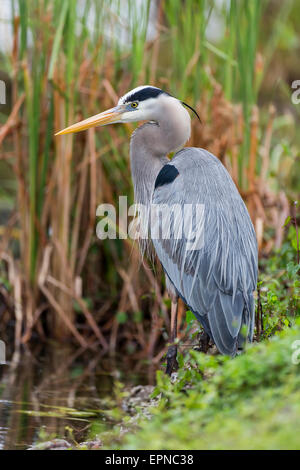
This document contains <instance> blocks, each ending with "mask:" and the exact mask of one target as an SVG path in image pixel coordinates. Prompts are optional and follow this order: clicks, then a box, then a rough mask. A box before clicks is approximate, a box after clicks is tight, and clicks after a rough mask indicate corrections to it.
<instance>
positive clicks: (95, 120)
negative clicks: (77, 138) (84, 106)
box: [55, 105, 125, 135]
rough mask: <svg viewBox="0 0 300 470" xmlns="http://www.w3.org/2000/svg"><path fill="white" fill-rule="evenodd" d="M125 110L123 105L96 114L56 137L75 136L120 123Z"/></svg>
mask: <svg viewBox="0 0 300 470" xmlns="http://www.w3.org/2000/svg"><path fill="white" fill-rule="evenodd" d="M124 111H125V109H124V107H123V106H122V105H120V106H116V107H115V108H111V109H108V110H107V111H104V112H103V113H100V114H96V115H95V116H92V117H90V118H88V119H85V120H84V121H80V122H77V124H73V125H72V126H69V127H66V129H63V130H62V131H59V132H57V133H56V134H55V135H64V134H73V133H74V132H79V131H84V130H85V129H89V128H90V127H95V126H105V125H106V124H112V123H116V122H120V116H121V115H122V113H124Z"/></svg>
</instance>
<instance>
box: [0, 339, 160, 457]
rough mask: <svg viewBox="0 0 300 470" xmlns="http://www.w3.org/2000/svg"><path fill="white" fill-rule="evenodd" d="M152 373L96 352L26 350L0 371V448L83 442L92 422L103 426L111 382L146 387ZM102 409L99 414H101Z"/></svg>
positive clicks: (149, 370) (109, 404)
mask: <svg viewBox="0 0 300 470" xmlns="http://www.w3.org/2000/svg"><path fill="white" fill-rule="evenodd" d="M154 376H155V371H154V370H151V369H149V368H148V367H145V363H141V362H140V363H137V362H136V361H135V363H134V364H132V363H130V361H128V360H126V362H124V361H123V362H122V363H121V362H120V361H118V360H115V359H112V358H110V357H103V356H101V353H98V354H96V353H93V352H91V351H83V350H77V351H75V352H74V351H72V350H70V349H68V348H64V349H62V348H57V347H52V348H51V349H48V350H46V351H44V350H42V348H40V349H38V350H35V351H34V353H31V352H29V351H26V352H24V353H23V355H22V356H21V357H19V358H18V357H16V356H15V357H14V358H13V359H12V361H11V362H10V363H9V364H7V365H5V366H1V367H0V449H24V448H27V447H28V446H29V445H31V444H34V443H36V442H37V441H38V440H39V438H40V435H41V432H42V433H43V436H44V437H45V435H46V436H49V437H54V436H60V437H64V436H66V433H67V431H66V426H70V427H72V429H73V430H74V438H75V439H76V440H77V441H81V440H83V439H84V437H85V435H86V434H87V431H88V429H89V427H90V425H91V423H92V422H93V420H95V419H97V420H98V421H99V420H102V421H103V424H105V425H106V426H109V422H107V420H106V417H105V410H107V409H109V407H110V406H113V405H112V392H113V389H114V383H115V381H116V380H118V381H119V380H120V381H122V382H123V383H125V384H126V385H137V384H149V383H150V384H151V383H153V381H154ZM103 411H104V413H103Z"/></svg>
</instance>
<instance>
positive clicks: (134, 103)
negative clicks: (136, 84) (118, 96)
mask: <svg viewBox="0 0 300 470" xmlns="http://www.w3.org/2000/svg"><path fill="white" fill-rule="evenodd" d="M130 106H131V107H132V108H137V107H138V103H137V101H134V102H133V103H131V105H130Z"/></svg>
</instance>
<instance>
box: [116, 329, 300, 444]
mask: <svg viewBox="0 0 300 470" xmlns="http://www.w3.org/2000/svg"><path fill="white" fill-rule="evenodd" d="M296 340H300V328H299V326H295V327H294V328H293V329H292V330H290V331H284V332H282V333H281V334H280V335H277V336H275V337H273V338H272V339H270V340H268V341H264V342H263V343H261V344H254V345H253V346H251V347H249V349H248V351H247V353H246V354H244V355H241V356H239V357H237V358H235V359H234V360H232V359H229V358H224V357H218V356H217V357H213V356H210V357H209V356H205V355H203V354H202V353H196V352H192V353H191V355H190V358H189V361H187V362H185V364H184V366H183V367H182V368H181V369H180V370H179V373H178V380H177V381H176V383H175V384H171V383H170V380H169V378H167V377H165V376H164V375H163V374H160V373H159V374H158V385H157V393H158V392H159V393H161V394H162V395H161V400H160V403H159V406H158V407H156V408H154V409H153V411H152V412H153V418H152V419H151V420H148V419H147V420H143V419H142V420H141V422H140V429H139V430H138V432H136V433H132V434H128V435H127V436H126V438H125V440H124V442H123V443H122V448H125V449H188V450H189V449H300V364H296V363H295V362H297V359H300V347H299V346H298V349H299V353H297V350H296V349H293V345H294V347H295V345H296V343H295V341H296ZM293 354H294V356H293ZM187 383H188V384H189V387H190V388H189V389H186V385H187Z"/></svg>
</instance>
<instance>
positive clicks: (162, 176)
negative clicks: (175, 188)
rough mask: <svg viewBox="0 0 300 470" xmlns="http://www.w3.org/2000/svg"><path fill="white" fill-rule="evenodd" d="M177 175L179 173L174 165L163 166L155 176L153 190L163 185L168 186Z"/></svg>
mask: <svg viewBox="0 0 300 470" xmlns="http://www.w3.org/2000/svg"><path fill="white" fill-rule="evenodd" d="M178 175H179V171H178V170H177V168H176V167H175V166H174V165H169V164H167V165H165V166H163V167H162V169H161V170H160V172H159V173H158V175H157V178H156V181H155V189H156V188H158V187H159V186H163V185H164V184H170V183H172V181H174V179H175V178H177V176H178Z"/></svg>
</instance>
